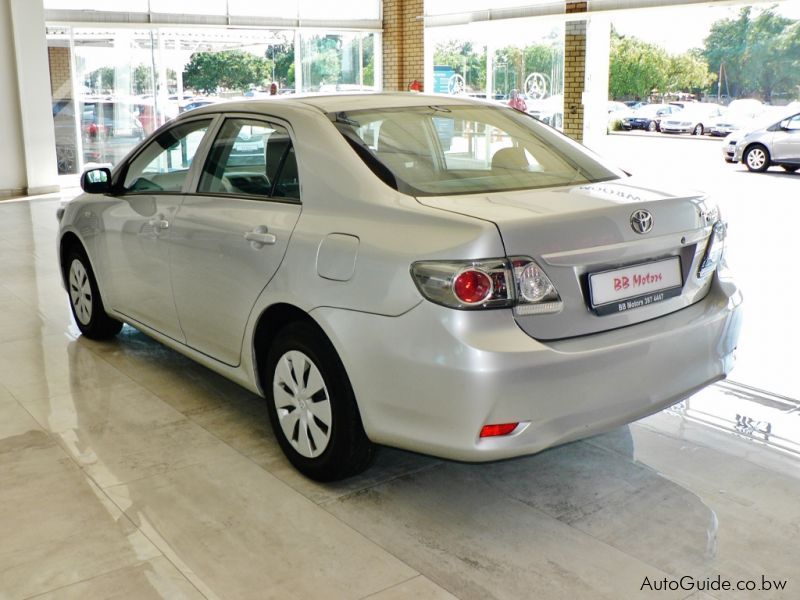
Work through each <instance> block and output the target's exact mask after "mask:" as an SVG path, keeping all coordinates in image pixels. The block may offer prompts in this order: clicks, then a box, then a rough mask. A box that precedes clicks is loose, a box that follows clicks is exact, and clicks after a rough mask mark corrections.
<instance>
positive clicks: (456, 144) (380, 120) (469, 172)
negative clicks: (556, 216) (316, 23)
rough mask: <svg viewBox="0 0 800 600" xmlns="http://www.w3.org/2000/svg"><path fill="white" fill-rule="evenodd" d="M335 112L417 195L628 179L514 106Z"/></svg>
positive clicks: (355, 143)
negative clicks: (512, 107) (622, 177)
mask: <svg viewBox="0 0 800 600" xmlns="http://www.w3.org/2000/svg"><path fill="white" fill-rule="evenodd" d="M329 117H330V118H331V120H332V121H333V122H334V124H335V125H336V127H337V128H338V129H339V131H340V132H341V133H342V135H344V137H345V138H346V139H347V140H348V142H350V145H351V146H352V147H353V148H354V150H355V151H356V152H357V153H358V155H359V156H360V157H361V158H362V159H363V160H364V162H365V163H367V165H368V166H369V167H370V168H371V169H372V170H373V172H374V173H375V174H376V175H377V176H378V177H380V178H381V179H382V180H383V181H384V182H386V183H387V184H388V185H390V186H392V187H394V188H395V189H397V190H399V191H401V192H403V193H407V194H410V195H413V196H433V195H452V194H474V193H482V192H484V193H485V192H500V191H509V190H519V189H534V188H542V187H552V186H560V185H572V184H576V185H582V184H586V183H594V182H598V181H608V180H609V179H616V178H618V177H621V176H622V173H621V172H619V171H616V170H614V169H611V168H610V167H607V166H605V165H603V164H601V163H600V162H599V160H598V159H597V158H595V157H593V156H592V155H591V154H590V153H589V152H588V151H587V150H585V149H583V148H582V147H581V146H579V145H578V144H575V143H574V142H572V141H570V140H569V139H567V138H566V137H564V136H563V135H561V134H560V133H558V132H556V131H555V130H553V129H551V128H549V127H546V126H544V125H542V124H540V123H538V122H537V121H536V120H535V119H533V118H532V117H529V116H528V115H526V114H524V113H521V112H519V111H516V110H513V109H511V108H506V107H492V106H424V107H405V108H394V109H375V110H358V111H351V112H338V113H335V114H331V115H329Z"/></svg>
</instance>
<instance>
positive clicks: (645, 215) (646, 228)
mask: <svg viewBox="0 0 800 600" xmlns="http://www.w3.org/2000/svg"><path fill="white" fill-rule="evenodd" d="M631 228H633V230H634V231H635V232H636V233H642V234H643V233H650V230H651V229H653V215H651V214H650V213H649V212H647V211H646V210H637V211H636V212H634V213H633V214H632V215H631Z"/></svg>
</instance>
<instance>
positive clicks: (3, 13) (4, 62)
mask: <svg viewBox="0 0 800 600" xmlns="http://www.w3.org/2000/svg"><path fill="white" fill-rule="evenodd" d="M13 33H14V29H13V26H12V22H11V10H10V7H9V3H8V2H0V131H2V132H3V159H2V160H0V199H2V198H3V197H4V196H5V197H7V196H19V195H22V194H24V193H25V187H26V186H27V183H26V179H25V146H24V144H23V141H22V126H21V125H20V106H19V90H18V88H17V65H16V62H15V60H14V35H13Z"/></svg>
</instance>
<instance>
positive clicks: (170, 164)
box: [98, 117, 212, 341]
mask: <svg viewBox="0 0 800 600" xmlns="http://www.w3.org/2000/svg"><path fill="white" fill-rule="evenodd" d="M211 123H212V119H211V118H209V117H206V118H201V119H193V120H190V121H188V122H187V121H183V122H181V123H180V124H178V125H175V126H174V127H171V128H169V129H166V130H164V131H163V132H161V133H160V134H158V135H157V136H156V137H155V138H154V139H153V140H152V141H150V143H149V144H147V145H145V146H144V147H143V148H142V149H141V151H139V152H138V153H137V154H136V155H134V156H133V158H132V159H131V160H130V162H129V163H128V164H127V165H123V168H122V169H121V171H120V174H119V177H118V179H117V182H116V185H115V187H116V189H117V190H118V192H117V193H116V194H115V197H114V198H113V200H112V201H111V202H110V204H109V206H108V207H107V208H106V209H105V210H103V212H102V221H103V224H102V233H101V234H100V236H99V237H98V244H99V247H100V249H101V250H100V252H98V260H99V261H100V262H101V263H102V265H101V268H102V274H103V286H104V290H103V292H104V294H105V295H106V296H107V299H108V302H109V304H110V306H111V307H113V308H114V309H115V310H117V311H119V312H120V313H122V314H123V315H125V316H126V317H127V318H128V319H130V320H131V321H134V322H137V323H141V324H144V325H146V326H148V327H150V328H152V329H154V330H156V331H158V332H159V333H162V334H164V335H166V336H169V337H171V338H173V339H175V340H179V341H184V336H183V333H182V331H181V327H180V324H179V321H178V313H177V310H176V308H175V301H174V298H173V295H172V285H171V282H170V260H169V254H170V251H169V239H170V237H171V227H172V224H173V221H174V218H175V214H176V213H177V211H178V208H179V206H180V203H181V200H182V197H183V192H184V186H185V185H186V184H187V182H188V181H189V180H190V178H189V174H190V169H191V166H192V161H193V158H194V156H195V154H196V153H197V151H198V149H199V148H200V146H201V143H202V141H203V139H204V136H205V134H206V132H207V131H208V129H209V127H210V125H211Z"/></svg>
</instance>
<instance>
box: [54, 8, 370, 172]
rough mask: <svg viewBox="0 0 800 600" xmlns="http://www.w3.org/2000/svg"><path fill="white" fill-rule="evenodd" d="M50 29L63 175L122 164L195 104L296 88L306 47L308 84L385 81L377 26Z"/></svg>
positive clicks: (308, 87)
mask: <svg viewBox="0 0 800 600" xmlns="http://www.w3.org/2000/svg"><path fill="white" fill-rule="evenodd" d="M153 5H154V6H153V8H154V9H155V8H156V7H157V6H159V5H158V4H157V3H153ZM47 36H48V53H49V58H50V76H51V84H52V85H51V91H52V96H53V120H54V124H55V129H56V154H57V157H58V170H59V173H60V174H73V173H77V172H79V171H80V170H81V169H82V168H83V165H85V164H87V163H110V164H112V165H115V164H116V163H118V162H119V161H120V160H121V159H122V158H123V157H124V156H125V155H126V154H127V153H128V152H129V151H130V150H131V148H133V146H134V145H135V144H137V143H138V142H139V140H141V139H143V138H144V137H145V136H147V135H149V134H150V133H152V132H153V131H155V130H156V129H157V128H158V127H160V126H161V125H163V124H164V123H167V122H169V121H170V120H172V119H174V118H175V117H176V116H177V115H178V114H180V113H181V112H184V111H186V110H192V109H194V108H197V107H200V106H205V105H208V104H212V103H216V102H223V101H225V100H228V99H237V98H238V99H241V98H250V97H262V96H264V97H266V96H269V95H270V91H271V88H273V87H274V88H275V89H276V91H277V93H278V94H287V93H288V94H291V93H294V92H295V91H296V87H297V86H296V82H297V80H298V79H300V77H299V75H301V74H300V73H295V65H296V60H295V55H296V52H297V51H298V50H302V51H303V53H302V69H303V71H302V81H303V83H304V85H303V91H312V92H323V93H330V92H336V91H351V90H362V89H363V90H370V89H376V88H377V87H379V86H380V81H379V80H378V79H379V77H380V76H379V75H378V74H376V47H377V48H378V52H379V49H380V34H376V33H373V32H360V31H349V32H343V31H320V30H314V31H313V32H311V31H308V32H304V31H302V30H301V31H299V32H298V31H297V30H293V29H288V30H279V29H244V28H241V29H239V28H237V29H227V28H189V27H163V28H162V27H152V28H147V29H133V28H126V27H110V26H102V27H101V26H94V27H88V26H87V27H74V28H73V27H69V26H54V25H50V26H48V29H47Z"/></svg>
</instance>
